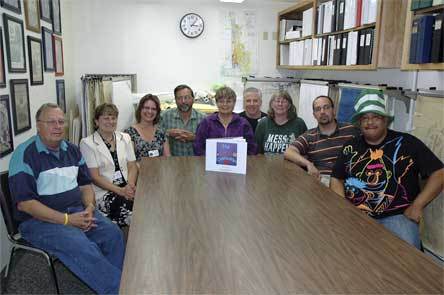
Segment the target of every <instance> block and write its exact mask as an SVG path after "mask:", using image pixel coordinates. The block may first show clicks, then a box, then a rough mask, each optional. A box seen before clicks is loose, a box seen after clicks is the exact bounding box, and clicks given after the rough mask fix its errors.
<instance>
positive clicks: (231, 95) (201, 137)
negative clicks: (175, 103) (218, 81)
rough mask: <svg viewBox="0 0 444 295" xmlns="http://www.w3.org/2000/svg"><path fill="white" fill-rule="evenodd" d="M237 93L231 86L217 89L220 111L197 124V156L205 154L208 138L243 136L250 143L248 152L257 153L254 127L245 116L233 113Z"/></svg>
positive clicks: (195, 146) (194, 146) (195, 144)
mask: <svg viewBox="0 0 444 295" xmlns="http://www.w3.org/2000/svg"><path fill="white" fill-rule="evenodd" d="M235 103H236V93H235V92H234V91H233V89H231V88H230V87H221V88H219V89H218V90H217V91H216V105H217V108H218V110H219V112H216V113H214V114H212V115H209V116H208V117H206V118H205V119H203V120H202V121H201V122H200V124H199V126H197V131H196V138H195V140H194V144H193V148H194V154H195V155H196V156H203V155H205V142H206V140H207V138H223V137H243V138H245V140H246V141H247V143H248V148H247V149H248V154H249V155H255V154H256V153H257V144H256V142H255V140H254V134H253V129H251V125H250V123H248V121H247V120H246V119H245V118H242V117H241V116H239V115H238V114H236V113H233V110H234V105H235Z"/></svg>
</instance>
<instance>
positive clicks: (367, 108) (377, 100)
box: [351, 89, 394, 125]
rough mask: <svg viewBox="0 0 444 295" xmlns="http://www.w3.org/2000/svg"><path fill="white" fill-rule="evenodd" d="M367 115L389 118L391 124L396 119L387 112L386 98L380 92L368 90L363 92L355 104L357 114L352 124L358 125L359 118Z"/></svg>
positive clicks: (354, 115)
mask: <svg viewBox="0 0 444 295" xmlns="http://www.w3.org/2000/svg"><path fill="white" fill-rule="evenodd" d="M367 113H375V114H378V115H381V116H384V117H387V118H389V124H390V123H391V122H392V121H393V119H394V117H393V116H391V115H390V114H389V113H388V112H387V110H386V107H385V101H384V97H383V96H382V91H380V90H373V89H366V90H363V91H362V92H361V94H360V95H359V97H358V99H357V101H356V103H355V113H354V114H353V116H352V118H351V122H352V123H353V124H354V125H357V123H358V121H359V118H360V117H361V116H362V115H364V114H367Z"/></svg>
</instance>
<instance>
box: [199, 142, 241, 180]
mask: <svg viewBox="0 0 444 295" xmlns="http://www.w3.org/2000/svg"><path fill="white" fill-rule="evenodd" d="M205 170H206V171H217V172H228V173H237V174H246V173H247V142H246V141H245V139H243V138H241V137H236V138H212V139H207V140H206V149H205Z"/></svg>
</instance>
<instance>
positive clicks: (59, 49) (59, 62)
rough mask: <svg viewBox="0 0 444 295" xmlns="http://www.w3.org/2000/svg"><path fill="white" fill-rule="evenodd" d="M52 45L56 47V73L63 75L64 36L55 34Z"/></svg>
mask: <svg viewBox="0 0 444 295" xmlns="http://www.w3.org/2000/svg"><path fill="white" fill-rule="evenodd" d="M52 38H53V39H52V40H53V43H52V46H53V47H54V65H55V75H56V76H63V73H64V69H63V42H62V38H60V37H58V36H56V35H53V36H52Z"/></svg>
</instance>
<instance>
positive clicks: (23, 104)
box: [9, 79, 31, 135]
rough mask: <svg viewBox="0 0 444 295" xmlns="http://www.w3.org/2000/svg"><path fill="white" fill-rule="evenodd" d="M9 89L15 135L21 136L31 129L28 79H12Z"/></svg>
mask: <svg viewBox="0 0 444 295" xmlns="http://www.w3.org/2000/svg"><path fill="white" fill-rule="evenodd" d="M9 88H10V89H11V102H12V118H13V123H14V124H13V125H14V135H19V134H20V133H23V132H25V131H27V130H29V129H31V113H30V106H29V87H28V79H11V80H10V81H9Z"/></svg>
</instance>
